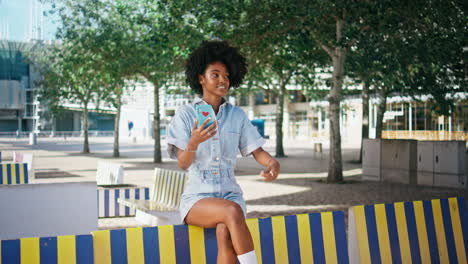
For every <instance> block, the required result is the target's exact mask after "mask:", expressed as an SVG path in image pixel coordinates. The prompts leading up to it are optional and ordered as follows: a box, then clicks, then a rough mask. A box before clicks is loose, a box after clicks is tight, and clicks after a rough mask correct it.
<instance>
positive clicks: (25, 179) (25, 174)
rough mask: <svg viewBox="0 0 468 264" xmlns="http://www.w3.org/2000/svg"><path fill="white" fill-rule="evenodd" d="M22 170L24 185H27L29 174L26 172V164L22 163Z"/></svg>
mask: <svg viewBox="0 0 468 264" xmlns="http://www.w3.org/2000/svg"><path fill="white" fill-rule="evenodd" d="M23 170H24V183H29V174H28V173H29V172H28V164H27V163H24V164H23Z"/></svg>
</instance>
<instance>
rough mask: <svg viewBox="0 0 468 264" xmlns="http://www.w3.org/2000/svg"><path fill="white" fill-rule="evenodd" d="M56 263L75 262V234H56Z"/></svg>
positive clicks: (70, 263)
mask: <svg viewBox="0 0 468 264" xmlns="http://www.w3.org/2000/svg"><path fill="white" fill-rule="evenodd" d="M57 263H58V264H74V263H76V242H75V236H58V237H57Z"/></svg>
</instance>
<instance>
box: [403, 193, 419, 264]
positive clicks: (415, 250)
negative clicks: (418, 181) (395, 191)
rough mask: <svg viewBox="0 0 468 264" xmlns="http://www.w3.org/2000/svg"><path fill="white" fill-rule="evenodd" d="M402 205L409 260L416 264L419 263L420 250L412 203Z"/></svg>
mask: <svg viewBox="0 0 468 264" xmlns="http://www.w3.org/2000/svg"><path fill="white" fill-rule="evenodd" d="M404 204H405V215H406V224H407V230H408V239H409V244H410V252H411V259H412V262H413V263H415V264H418V263H421V250H420V249H419V238H418V229H417V227H416V217H415V215H414V206H413V203H412V202H405V203H404Z"/></svg>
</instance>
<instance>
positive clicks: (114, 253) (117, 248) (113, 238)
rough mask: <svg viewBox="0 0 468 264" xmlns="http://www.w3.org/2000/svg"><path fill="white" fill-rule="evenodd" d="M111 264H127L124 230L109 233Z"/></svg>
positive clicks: (125, 234)
mask: <svg viewBox="0 0 468 264" xmlns="http://www.w3.org/2000/svg"><path fill="white" fill-rule="evenodd" d="M110 243H111V260H112V264H127V233H126V231H125V229H120V230H111V231H110Z"/></svg>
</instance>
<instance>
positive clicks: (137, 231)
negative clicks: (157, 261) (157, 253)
mask: <svg viewBox="0 0 468 264" xmlns="http://www.w3.org/2000/svg"><path fill="white" fill-rule="evenodd" d="M126 231H127V260H128V263H145V253H144V251H143V229H141V227H137V228H127V230H126Z"/></svg>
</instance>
